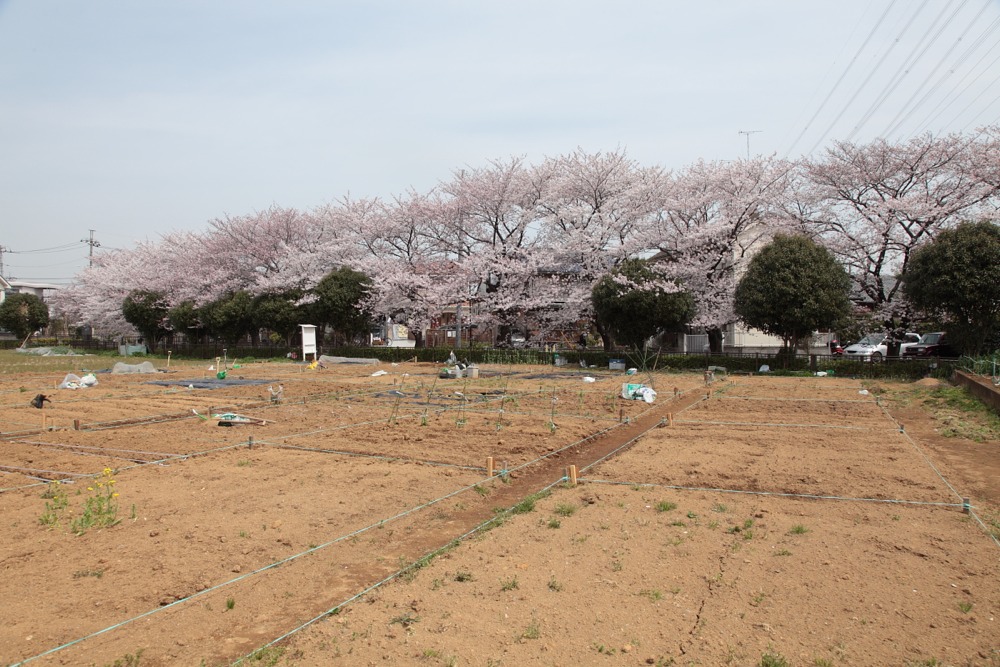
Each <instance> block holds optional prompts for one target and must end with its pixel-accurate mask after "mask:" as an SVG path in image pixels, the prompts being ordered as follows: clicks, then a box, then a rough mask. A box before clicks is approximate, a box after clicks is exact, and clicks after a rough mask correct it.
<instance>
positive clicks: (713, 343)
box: [708, 328, 722, 354]
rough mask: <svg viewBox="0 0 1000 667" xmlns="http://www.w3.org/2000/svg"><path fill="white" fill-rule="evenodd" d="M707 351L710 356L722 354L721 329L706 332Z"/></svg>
mask: <svg viewBox="0 0 1000 667" xmlns="http://www.w3.org/2000/svg"><path fill="white" fill-rule="evenodd" d="M708 351H709V352H711V353H712V354H722V329H719V328H715V329H709V330H708Z"/></svg>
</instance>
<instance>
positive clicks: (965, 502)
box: [962, 498, 972, 514]
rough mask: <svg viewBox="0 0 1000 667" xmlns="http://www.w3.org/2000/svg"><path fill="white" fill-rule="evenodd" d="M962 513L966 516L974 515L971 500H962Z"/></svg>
mask: <svg viewBox="0 0 1000 667" xmlns="http://www.w3.org/2000/svg"><path fill="white" fill-rule="evenodd" d="M962 511H963V512H965V513H966V514H972V505H971V504H970V499H969V498H962Z"/></svg>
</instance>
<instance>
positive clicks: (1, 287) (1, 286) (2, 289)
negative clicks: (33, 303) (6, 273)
mask: <svg viewBox="0 0 1000 667" xmlns="http://www.w3.org/2000/svg"><path fill="white" fill-rule="evenodd" d="M10 289H11V286H10V283H9V282H7V281H6V280H4V278H3V276H0V303H3V300H4V299H6V298H7V292H8V291H9V290H10Z"/></svg>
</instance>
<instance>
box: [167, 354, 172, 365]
mask: <svg viewBox="0 0 1000 667" xmlns="http://www.w3.org/2000/svg"><path fill="white" fill-rule="evenodd" d="M170 354H171V350H167V368H170Z"/></svg>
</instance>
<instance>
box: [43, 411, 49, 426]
mask: <svg viewBox="0 0 1000 667" xmlns="http://www.w3.org/2000/svg"><path fill="white" fill-rule="evenodd" d="M45 422H46V417H45V410H42V430H43V431H48V430H49V427H48V424H46V423H45Z"/></svg>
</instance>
